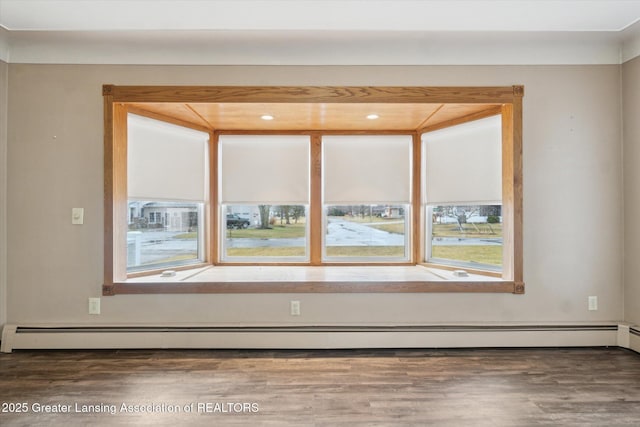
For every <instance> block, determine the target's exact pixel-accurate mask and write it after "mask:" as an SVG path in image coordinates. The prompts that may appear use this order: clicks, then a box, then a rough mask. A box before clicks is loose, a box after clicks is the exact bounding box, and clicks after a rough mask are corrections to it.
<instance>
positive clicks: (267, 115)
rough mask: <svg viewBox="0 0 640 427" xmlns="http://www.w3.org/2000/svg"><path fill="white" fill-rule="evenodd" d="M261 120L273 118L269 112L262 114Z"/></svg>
mask: <svg viewBox="0 0 640 427" xmlns="http://www.w3.org/2000/svg"><path fill="white" fill-rule="evenodd" d="M260 118H261V119H262V120H273V116H272V115H271V114H264V115H262V116H260Z"/></svg>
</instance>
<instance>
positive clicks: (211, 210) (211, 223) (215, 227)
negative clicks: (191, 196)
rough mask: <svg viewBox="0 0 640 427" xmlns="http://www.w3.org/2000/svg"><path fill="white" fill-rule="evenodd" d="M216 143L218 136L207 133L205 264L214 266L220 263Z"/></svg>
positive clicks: (215, 133) (213, 133)
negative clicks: (207, 194) (207, 186)
mask: <svg viewBox="0 0 640 427" xmlns="http://www.w3.org/2000/svg"><path fill="white" fill-rule="evenodd" d="M218 141H219V134H218V132H215V131H209V200H208V203H207V206H206V209H207V222H208V223H207V228H206V234H207V239H208V240H207V262H208V263H211V264H215V263H217V262H219V261H220V253H219V249H220V245H219V244H218V238H219V237H220V209H219V203H218V201H219V194H218V172H219V171H218Z"/></svg>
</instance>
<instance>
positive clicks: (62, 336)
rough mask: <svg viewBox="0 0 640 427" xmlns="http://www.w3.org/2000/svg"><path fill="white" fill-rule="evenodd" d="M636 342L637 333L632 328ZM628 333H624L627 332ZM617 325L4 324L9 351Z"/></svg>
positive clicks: (505, 335)
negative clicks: (164, 325) (176, 325)
mask: <svg viewBox="0 0 640 427" xmlns="http://www.w3.org/2000/svg"><path fill="white" fill-rule="evenodd" d="M635 331H636V333H637V334H638V336H637V337H635V338H639V339H640V332H638V331H637V330H635ZM630 333H631V332H630ZM618 335H619V332H618V325H617V324H613V323H612V324H597V325H437V326H281V327H267V326H264V327H201V326H198V327H163V326H146V327H125V326H105V327H99V326H65V327H34V326H18V325H5V327H4V330H3V333H2V343H1V349H0V350H1V351H2V352H11V351H12V350H17V349H124V348H127V349H140V348H210V349H337V348H345V349H346V348H464V347H572V346H616V345H618V341H619V338H618Z"/></svg>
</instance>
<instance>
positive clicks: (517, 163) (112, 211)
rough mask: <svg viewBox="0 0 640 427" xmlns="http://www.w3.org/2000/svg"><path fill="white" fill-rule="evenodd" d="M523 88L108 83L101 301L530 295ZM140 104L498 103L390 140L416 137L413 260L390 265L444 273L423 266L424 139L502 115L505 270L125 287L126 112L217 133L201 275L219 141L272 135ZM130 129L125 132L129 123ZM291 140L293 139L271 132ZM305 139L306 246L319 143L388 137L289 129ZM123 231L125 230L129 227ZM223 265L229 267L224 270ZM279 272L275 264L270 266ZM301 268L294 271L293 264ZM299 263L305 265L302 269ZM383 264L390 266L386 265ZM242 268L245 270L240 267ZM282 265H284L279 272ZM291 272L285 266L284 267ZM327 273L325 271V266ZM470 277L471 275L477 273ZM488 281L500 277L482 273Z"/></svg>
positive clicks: (316, 225)
mask: <svg viewBox="0 0 640 427" xmlns="http://www.w3.org/2000/svg"><path fill="white" fill-rule="evenodd" d="M523 95H524V87H523V86H499V87H329V86H326V87H309V86H115V85H104V86H103V99H104V174H105V179H104V184H105V187H104V207H105V215H104V221H105V222H104V238H105V243H104V250H105V253H104V284H103V295H116V294H144V293H168V294H171V293H289V292H300V293H340V292H346V293H354V292H386V293H396V292H476V293H477V292H494V293H495V292H502V293H515V294H522V293H524V281H523V253H522V246H523V243H522V220H523V212H522V210H523V209H522V97H523ZM133 102H167V103H176V102H182V103H188V102H191V103H224V102H233V103H329V104H332V103H337V104H339V103H356V104H360V103H361V104H367V103H389V104H402V103H407V104H408V103H443V104H496V108H495V109H494V110H492V111H490V112H484V113H481V114H472V115H468V116H465V117H462V118H460V119H455V120H450V121H448V122H446V123H441V124H439V125H437V126H432V127H422V128H420V129H415V130H412V131H411V132H407V131H391V132H386V133H396V134H410V135H413V144H414V146H413V165H412V167H413V182H412V185H413V187H412V188H413V192H412V202H411V210H412V218H411V221H412V223H411V230H412V231H411V236H407V237H408V238H409V239H410V241H411V246H410V250H411V254H410V262H409V263H393V264H391V265H405V266H406V265H426V266H430V267H435V268H440V269H447V268H448V267H447V266H446V265H440V264H437V265H436V264H427V263H424V262H422V260H423V259H424V257H423V254H424V237H423V235H424V232H423V231H424V229H423V224H424V218H423V216H424V215H423V214H422V212H423V209H422V201H421V197H420V195H421V190H420V186H421V182H420V179H421V173H420V171H421V167H422V166H421V163H422V161H421V158H420V157H421V149H420V146H421V135H422V134H423V133H425V132H429V131H433V130H436V129H440V128H444V127H449V126H453V125H455V124H460V123H463V122H466V121H471V120H476V119H479V118H483V117H487V116H489V115H495V114H501V115H502V127H503V132H502V134H503V141H502V163H503V165H502V175H503V176H502V181H503V185H502V187H503V200H502V209H503V265H502V269H503V270H502V273H498V274H497V276H499V277H496V280H495V281H493V280H492V281H473V280H459V281H445V280H443V281H420V282H371V281H357V282H354V281H344V282H286V283H263V282H251V281H247V282H243V283H234V282H222V283H221V282H188V283H181V282H160V281H158V282H150V283H149V282H146V283H138V282H134V281H128V280H127V279H128V278H131V277H135V275H132V274H129V275H127V272H126V244H123V243H122V242H126V231H125V230H126V224H127V223H128V214H129V213H128V210H127V209H125V207H126V205H127V189H126V185H127V183H126V164H127V147H126V117H127V113H128V112H133V113H136V114H143V115H146V116H148V117H152V118H158V119H161V120H164V121H169V122H171V123H174V124H178V125H181V126H186V127H190V128H193V129H197V130H202V131H205V132H208V133H209V134H210V147H209V148H210V149H209V156H210V158H209V161H210V171H209V173H210V202H209V203H208V204H207V206H206V207H205V223H206V225H205V227H206V230H207V232H206V233H204V234H205V239H206V241H205V248H206V250H205V260H206V262H205V264H199V265H189V266H185V267H183V268H195V267H199V266H203V265H214V264H216V261H217V260H218V259H219V253H218V251H219V244H218V240H219V239H218V235H217V233H218V231H217V230H218V227H217V225H218V224H219V218H218V211H219V209H218V208H217V205H216V201H217V200H218V195H217V183H216V177H217V173H218V171H217V165H218V158H217V156H218V150H217V146H218V137H219V135H220V134H221V133H229V134H232V133H242V134H251V133H254V134H268V133H269V132H260V131H257V132H252V131H247V132H241V131H224V130H211V129H207V128H203V127H200V126H197V125H194V124H191V123H186V122H183V121H181V120H178V119H172V118H169V117H166V116H156V117H154V114H153V113H148V112H145V111H138V110H136V109H133V108H131V107H130V106H127V103H133ZM123 124H124V126H123ZM272 133H278V134H286V133H287V132H272ZM289 133H295V134H307V135H309V136H310V144H311V170H310V174H311V200H310V207H309V222H310V223H309V227H310V228H309V240H310V241H311V242H316V243H317V242H320V241H321V232H322V226H321V222H322V209H323V206H322V204H321V203H320V202H321V196H320V190H321V181H320V180H321V138H322V135H330V134H383V133H385V132H373V131H369V132H366V131H365V132H340V131H303V132H299V131H292V132H289ZM123 224H124V226H123ZM309 251H310V252H309V254H310V258H309V262H308V263H304V264H302V265H307V266H322V265H340V266H349V265H358V266H363V265H380V264H379V263H357V264H350V263H336V264H328V263H323V262H322V260H321V253H322V248H321V246H320V245H319V244H312V245H311V246H310V248H309ZM224 265H232V264H229V263H225V264H224ZM270 265H274V264H270ZM286 265H295V264H286ZM298 265H301V264H298ZM385 265H389V263H386V264H385ZM238 268H241V267H238ZM275 268H278V267H275ZM282 268H286V267H282ZM319 268H321V267H319ZM471 272H473V271H471ZM479 273H481V274H486V275H490V276H496V273H487V272H479Z"/></svg>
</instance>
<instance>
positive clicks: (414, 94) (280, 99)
mask: <svg viewBox="0 0 640 427" xmlns="http://www.w3.org/2000/svg"><path fill="white" fill-rule="evenodd" d="M103 90H107V86H105V87H104V89H103ZM108 90H109V91H110V93H111V95H112V96H113V100H114V101H115V102H183V103H190V102H193V103H196V102H248V103H260V102H272V103H402V104H404V103H431V104H447V103H453V104H456V103H460V104H491V103H509V102H513V99H514V98H515V97H516V95H515V94H514V87H512V86H491V87H489V86H473V87H423V86H376V87H373V86H339V87H338V86H115V85H108Z"/></svg>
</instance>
